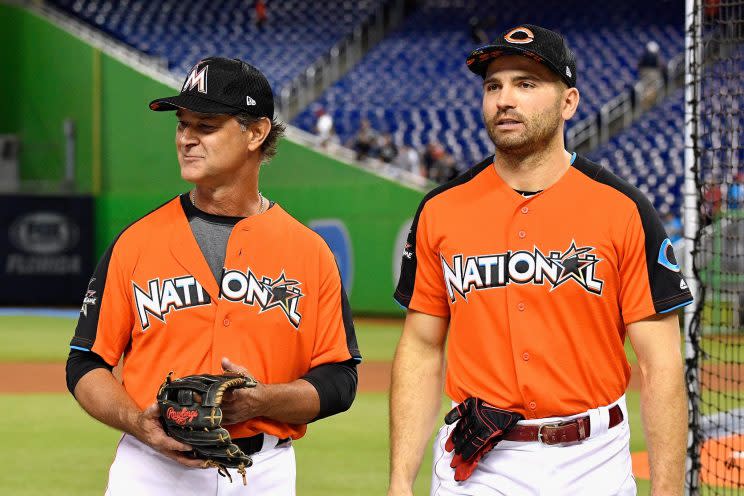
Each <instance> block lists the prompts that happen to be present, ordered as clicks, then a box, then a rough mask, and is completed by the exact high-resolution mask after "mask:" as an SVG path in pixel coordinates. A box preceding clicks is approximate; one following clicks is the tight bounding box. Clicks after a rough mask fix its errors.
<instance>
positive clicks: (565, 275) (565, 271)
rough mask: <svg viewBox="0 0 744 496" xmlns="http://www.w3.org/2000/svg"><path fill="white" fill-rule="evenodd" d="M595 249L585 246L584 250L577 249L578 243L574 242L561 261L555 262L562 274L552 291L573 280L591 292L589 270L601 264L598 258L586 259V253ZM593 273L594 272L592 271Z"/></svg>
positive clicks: (554, 283)
mask: <svg viewBox="0 0 744 496" xmlns="http://www.w3.org/2000/svg"><path fill="white" fill-rule="evenodd" d="M593 249H594V248H592V247H591V246H585V247H582V248H577V247H576V242H575V241H572V242H571V246H569V247H568V250H566V251H565V252H564V253H563V254H562V255H561V258H560V260H554V263H555V264H556V265H559V266H560V267H561V272H560V274H559V275H558V279H557V280H556V281H555V282H553V283H552V284H553V288H552V289H551V291H552V290H553V289H555V288H557V287H558V286H560V285H561V284H563V283H564V282H566V281H568V280H569V279H573V280H575V281H576V282H578V283H579V284H580V285H581V286H582V287H583V288H584V289H586V290H587V291H591V289H590V288H589V285H588V277H587V275H588V272H589V269H590V268H592V267H593V266H594V264H596V263H597V262H599V259H598V258H595V257H594V256H591V257H585V256H583V255H584V254H585V253H589V252H590V251H592V250H593ZM592 273H593V271H592Z"/></svg>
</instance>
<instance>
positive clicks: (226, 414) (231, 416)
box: [221, 357, 266, 425]
mask: <svg viewBox="0 0 744 496" xmlns="http://www.w3.org/2000/svg"><path fill="white" fill-rule="evenodd" d="M222 369H223V370H224V371H225V372H233V373H237V374H241V375H244V376H246V377H253V375H252V374H251V373H250V372H249V371H248V369H247V368H246V367H244V366H243V365H238V364H235V363H233V362H231V361H230V359H229V358H227V357H223V358H222ZM265 402H266V385H265V384H261V383H260V382H258V383H257V384H256V387H253V388H241V389H233V390H230V391H228V392H226V393H225V396H223V398H222V405H221V408H222V424H223V425H231V424H239V423H240V422H244V421H246V420H250V419H252V418H255V417H261V416H262V415H264V413H265V412H266V406H265Z"/></svg>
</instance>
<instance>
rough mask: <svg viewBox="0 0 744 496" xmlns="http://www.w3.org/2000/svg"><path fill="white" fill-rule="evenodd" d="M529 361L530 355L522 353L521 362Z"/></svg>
mask: <svg viewBox="0 0 744 496" xmlns="http://www.w3.org/2000/svg"><path fill="white" fill-rule="evenodd" d="M529 359H530V354H529V353H527V352H526V351H525V352H524V353H522V360H524V361H525V362H526V361H528V360H529Z"/></svg>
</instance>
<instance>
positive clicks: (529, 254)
mask: <svg viewBox="0 0 744 496" xmlns="http://www.w3.org/2000/svg"><path fill="white" fill-rule="evenodd" d="M593 250H594V247H592V246H582V247H577V246H576V242H575V241H572V242H571V246H569V247H568V249H567V250H566V251H563V252H560V251H551V252H549V254H548V255H547V256H545V255H544V254H543V253H542V252H541V251H540V250H539V249H538V248H537V247H535V248H534V250H533V251H523V250H522V251H508V252H506V253H497V254H494V255H477V256H471V257H468V258H467V259H465V258H464V257H463V256H462V255H455V256H454V257H453V259H452V265H450V264H448V263H447V261H446V260H445V258H444V257H443V256H442V257H441V259H442V271H443V273H444V283H445V286H446V287H447V292H448V293H449V297H450V300H451V301H452V302H453V303H454V301H455V299H456V295H458V294H459V295H460V296H461V297H462V298H463V299H464V300H467V294H468V293H469V292H470V291H471V290H473V289H475V290H481V289H491V288H499V287H504V286H506V285H508V284H535V285H543V284H545V283H548V284H550V286H551V288H550V291H554V290H556V289H557V288H558V287H560V286H562V285H563V284H564V283H566V282H567V281H574V283H576V284H578V285H579V286H581V287H582V288H584V290H586V291H587V292H589V293H591V294H595V295H601V294H602V286H603V285H604V281H602V280H600V279H597V277H596V275H595V271H596V265H597V264H598V263H599V262H600V261H601V260H602V259H600V258H598V257H597V256H596V255H594V254H592V253H591V252H592V251H593Z"/></svg>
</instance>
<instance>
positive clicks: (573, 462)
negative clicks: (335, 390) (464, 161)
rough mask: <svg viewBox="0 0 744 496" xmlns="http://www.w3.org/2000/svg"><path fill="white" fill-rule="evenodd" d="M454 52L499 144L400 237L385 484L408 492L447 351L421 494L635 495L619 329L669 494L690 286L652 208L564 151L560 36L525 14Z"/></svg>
mask: <svg viewBox="0 0 744 496" xmlns="http://www.w3.org/2000/svg"><path fill="white" fill-rule="evenodd" d="M467 63H468V66H469V68H470V70H471V71H473V72H474V73H476V74H478V75H479V76H481V77H482V78H483V117H484V121H485V124H486V128H487V130H488V133H489V136H490V137H491V140H492V141H493V143H494V145H495V154H494V155H493V156H491V157H488V158H487V159H486V160H484V161H483V162H481V163H480V164H478V165H475V166H474V167H473V168H471V169H470V170H469V171H467V172H466V173H465V174H463V175H462V176H460V177H458V178H456V179H454V180H453V181H451V182H450V183H448V184H446V185H444V186H442V187H440V188H437V189H435V190H434V191H432V192H431V193H429V194H428V195H427V196H426V198H425V199H424V200H423V202H422V203H421V205H420V207H419V209H418V212H417V213H416V217H415V219H414V222H413V226H412V228H411V232H410V235H409V237H408V242H407V246H406V251H405V253H404V258H403V265H402V270H401V277H400V281H399V284H398V288H397V290H396V292H395V298H396V300H397V301H398V302H400V303H401V304H402V305H404V306H406V307H407V308H408V315H407V318H406V323H405V326H404V330H403V335H402V337H401V340H400V343H399V345H398V349H397V351H396V355H395V361H394V364H393V377H392V391H391V400H390V416H391V457H392V460H391V473H390V489H389V493H388V494H389V495H390V496H393V495H411V494H412V485H413V481H414V479H415V477H416V473H417V472H418V469H419V466H420V464H421V459H422V454H423V451H424V449H425V445H426V441H427V439H428V437H429V434H430V432H431V429H432V427H433V426H434V422H435V417H436V414H437V411H438V410H439V405H440V394H441V388H442V377H443V371H444V370H443V369H444V364H445V358H446V363H447V367H446V375H444V377H445V378H446V380H445V391H446V393H447V395H448V396H449V397H450V398H451V399H452V404H453V409H452V411H451V412H450V413H449V414H448V415H447V417H446V418H445V425H444V426H443V427H442V428H441V430H440V431H439V435H438V436H437V438H436V441H435V444H434V468H433V474H432V486H431V487H432V489H431V494H432V495H442V496H444V495H459V494H467V495H475V494H477V495H507V496H527V495H538V494H539V495H551V496H558V495H560V496H579V495H586V496H610V495H613V496H616V495H622V496H630V495H635V494H636V486H635V481H634V479H633V476H632V473H631V459H630V452H629V446H628V443H629V439H630V433H629V428H628V411H627V408H626V405H625V390H626V388H627V387H628V381H629V379H630V366H629V364H628V361H627V359H626V357H625V353H624V349H623V343H624V341H625V337H626V335H627V336H628V337H629V338H630V341H631V343H632V345H633V348H634V349H635V352H636V355H637V357H638V366H639V371H640V374H641V378H642V381H641V407H642V415H643V423H644V427H645V433H646V440H647V443H648V450H649V462H650V465H651V485H652V490H653V494H654V495H656V496H659V495H675V496H678V495H681V494H682V487H683V474H684V461H685V446H686V438H687V403H686V398H685V388H684V384H683V371H682V357H681V353H680V336H679V327H678V325H679V324H678V319H677V315H676V312H674V310H675V309H677V308H679V307H681V306H684V305H687V304H689V303H690V302H691V301H692V296H691V294H690V292H689V290H688V289H687V284H686V283H685V281H684V279H683V278H682V277H681V275H680V270H679V266H678V265H677V263H676V261H675V258H674V254H673V252H672V248H671V243H670V241H669V239H667V235H666V233H665V232H664V229H663V227H662V224H661V222H660V220H659V218H658V215H657V214H656V212H655V211H654V209H653V207H652V205H651V204H650V203H649V201H648V200H647V199H646V198H645V197H644V196H643V195H642V194H641V193H640V192H639V191H638V190H637V189H635V188H634V187H632V186H631V185H629V184H628V183H626V182H625V181H623V180H621V179H619V178H618V177H616V176H614V175H613V174H612V173H610V172H609V171H608V170H606V169H604V168H603V167H601V166H599V165H597V164H594V163H592V162H589V161H588V160H586V159H585V158H583V157H578V156H577V155H576V154H575V153H570V152H568V151H566V150H565V147H564V142H563V128H564V123H565V121H566V120H568V119H570V118H571V117H572V116H573V115H574V113H575V111H576V108H577V106H578V104H579V91H578V90H577V88H576V64H575V60H574V56H573V54H572V53H571V51H570V50H569V49H568V47H567V46H566V44H565V41H564V40H563V38H562V37H561V36H560V35H558V34H557V33H554V32H552V31H549V30H547V29H544V28H541V27H539V26H534V25H522V26H519V27H517V28H514V29H511V30H509V31H507V32H505V33H503V34H502V35H501V37H500V38H498V39H497V40H496V41H494V42H493V43H492V44H490V45H487V46H484V47H481V48H479V49H477V50H475V51H473V53H471V54H470V57H469V58H468V60H467ZM445 340H446V342H447V345H446V347H445ZM445 350H446V355H445Z"/></svg>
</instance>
